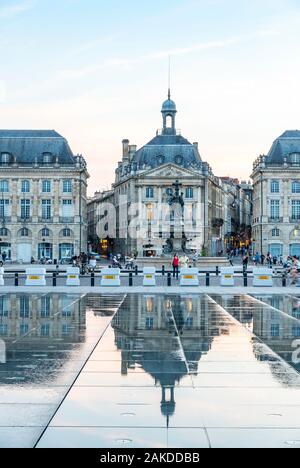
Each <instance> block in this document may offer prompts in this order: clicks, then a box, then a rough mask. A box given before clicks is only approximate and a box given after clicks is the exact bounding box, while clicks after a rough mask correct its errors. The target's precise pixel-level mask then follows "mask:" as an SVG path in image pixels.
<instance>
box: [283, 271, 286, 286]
mask: <svg viewBox="0 0 300 468" xmlns="http://www.w3.org/2000/svg"><path fill="white" fill-rule="evenodd" d="M282 287H283V288H286V274H283V275H282Z"/></svg>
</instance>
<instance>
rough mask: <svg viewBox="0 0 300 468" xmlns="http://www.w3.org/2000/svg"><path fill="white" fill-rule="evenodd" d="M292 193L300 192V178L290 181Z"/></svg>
mask: <svg viewBox="0 0 300 468" xmlns="http://www.w3.org/2000/svg"><path fill="white" fill-rule="evenodd" d="M292 193H300V180H295V181H294V182H293V183H292Z"/></svg>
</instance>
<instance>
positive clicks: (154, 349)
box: [113, 295, 220, 421]
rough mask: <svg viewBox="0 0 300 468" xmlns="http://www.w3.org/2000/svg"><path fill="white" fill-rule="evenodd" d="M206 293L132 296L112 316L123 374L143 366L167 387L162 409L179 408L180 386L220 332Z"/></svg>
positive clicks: (164, 410)
mask: <svg viewBox="0 0 300 468" xmlns="http://www.w3.org/2000/svg"><path fill="white" fill-rule="evenodd" d="M208 307H209V305H208V302H207V300H206V299H205V298H204V297H203V296H171V295H170V296H164V297H163V296H155V295H153V296H151V295H147V296H134V295H132V296H128V297H127V298H126V300H125V302H124V303H123V306H122V307H121V308H120V309H119V311H118V313H117V314H116V316H115V317H114V319H113V328H114V329H115V337H116V345H117V347H118V349H121V350H122V374H124V375H126V374H127V372H128V370H129V369H135V368H136V367H139V366H140V367H142V368H143V369H144V370H145V371H146V372H147V373H148V374H150V375H151V376H152V377H153V378H154V380H155V383H156V385H160V386H161V387H162V401H161V411H162V413H163V414H164V415H165V416H166V417H167V421H168V420H169V417H170V416H172V415H173V414H174V412H175V407H176V403H175V392H174V389H175V387H176V385H177V384H178V383H179V382H180V381H181V379H182V378H183V377H185V376H186V375H188V374H189V373H196V372H197V370H198V363H199V361H200V359H201V357H202V355H203V354H206V353H207V352H208V351H209V350H210V349H211V344H212V340H213V338H212V337H213V336H218V335H219V334H220V329H219V327H218V325H217V320H216V315H215V313H214V311H212V310H209V308H208Z"/></svg>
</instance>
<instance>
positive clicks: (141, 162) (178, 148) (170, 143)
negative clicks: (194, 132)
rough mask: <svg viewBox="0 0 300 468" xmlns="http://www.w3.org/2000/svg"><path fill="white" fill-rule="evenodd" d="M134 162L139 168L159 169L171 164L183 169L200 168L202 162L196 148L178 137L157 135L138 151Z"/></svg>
mask: <svg viewBox="0 0 300 468" xmlns="http://www.w3.org/2000/svg"><path fill="white" fill-rule="evenodd" d="M134 162H136V163H137V165H138V167H139V168H141V169H142V168H143V167H144V166H146V167H151V168H155V167H159V166H162V165H164V164H167V163H173V164H176V165H177V166H182V167H185V168H187V169H188V168H189V167H201V165H202V161H201V157H200V154H199V152H198V150H197V148H196V147H195V146H194V145H192V144H191V143H190V142H189V141H188V140H186V139H185V138H184V137H182V136H180V135H158V136H156V137H155V138H153V140H151V141H150V142H149V143H147V145H145V146H143V148H141V149H140V150H138V151H137V152H136V154H135V157H134Z"/></svg>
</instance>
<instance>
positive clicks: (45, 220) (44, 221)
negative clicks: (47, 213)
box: [39, 216, 53, 224]
mask: <svg viewBox="0 0 300 468" xmlns="http://www.w3.org/2000/svg"><path fill="white" fill-rule="evenodd" d="M39 223H47V224H51V223H53V218H47V217H44V216H40V217H39Z"/></svg>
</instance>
